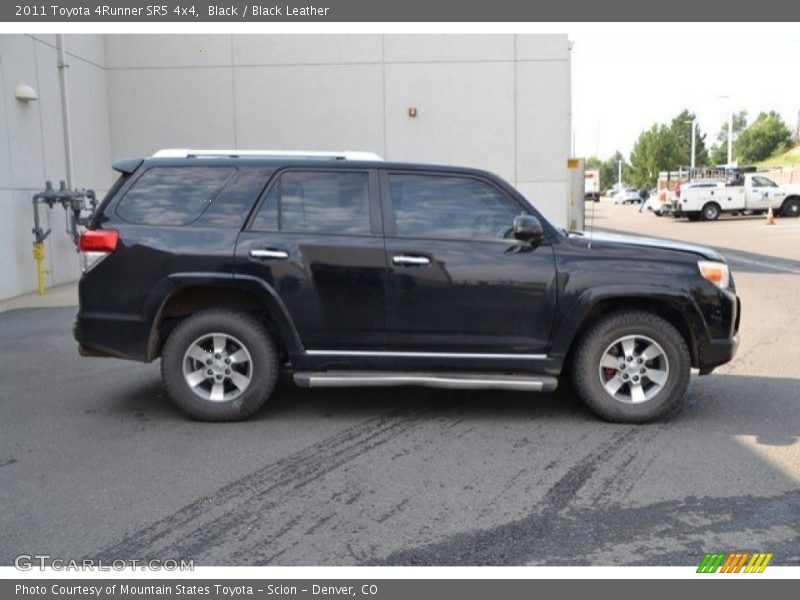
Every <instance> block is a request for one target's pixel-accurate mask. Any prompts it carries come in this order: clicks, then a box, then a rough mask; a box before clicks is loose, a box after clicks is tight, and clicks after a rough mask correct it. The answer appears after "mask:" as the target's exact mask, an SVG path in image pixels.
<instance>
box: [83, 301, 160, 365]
mask: <svg viewBox="0 0 800 600" xmlns="http://www.w3.org/2000/svg"><path fill="white" fill-rule="evenodd" d="M72 334H73V336H74V337H75V341H76V342H78V352H79V353H80V354H81V356H113V357H115V358H125V359H128V360H135V361H139V362H147V361H148V360H149V359H148V356H149V354H150V353H149V352H148V347H149V337H150V328H149V327H148V326H147V324H146V323H145V321H143V320H141V319H136V318H131V317H128V316H119V315H109V314H105V313H103V314H98V313H88V314H87V313H78V315H77V316H76V318H75V323H74V325H73V326H72Z"/></svg>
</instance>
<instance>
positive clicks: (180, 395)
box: [161, 309, 278, 421]
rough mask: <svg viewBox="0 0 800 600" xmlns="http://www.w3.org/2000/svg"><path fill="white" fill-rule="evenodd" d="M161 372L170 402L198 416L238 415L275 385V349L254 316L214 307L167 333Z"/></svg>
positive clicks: (258, 404) (243, 416)
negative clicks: (168, 334)
mask: <svg viewBox="0 0 800 600" xmlns="http://www.w3.org/2000/svg"><path fill="white" fill-rule="evenodd" d="M161 376H162V379H163V381H164V384H165V386H166V388H167V392H168V394H169V396H170V398H172V400H173V402H174V403H175V404H176V405H177V406H178V407H179V408H181V409H182V410H183V411H184V412H185V413H187V414H188V415H189V416H191V417H193V418H195V419H199V420H202V421H238V420H241V419H246V418H247V417H249V416H251V415H252V414H253V413H255V412H256V411H257V410H258V409H259V408H261V406H262V405H263V404H264V402H265V401H266V400H267V398H268V397H269V395H270V394H271V393H272V390H273V388H274V387H275V382H276V380H277V377H278V355H277V352H276V350H275V345H274V343H273V341H272V338H271V337H270V334H269V332H268V331H267V329H266V328H265V327H264V325H263V324H262V323H261V322H260V321H258V320H257V319H255V318H253V317H252V316H250V315H248V314H246V313H241V312H238V311H231V310H224V309H212V310H204V311H201V312H198V313H196V314H194V315H192V316H190V317H187V318H186V319H184V320H183V321H182V322H181V323H180V324H179V325H178V326H177V327H176V328H175V330H174V331H173V332H172V333H171V334H170V336H169V337H168V338H167V342H166V344H164V350H163V352H162V356H161Z"/></svg>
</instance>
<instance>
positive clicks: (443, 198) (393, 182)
mask: <svg viewBox="0 0 800 600" xmlns="http://www.w3.org/2000/svg"><path fill="white" fill-rule="evenodd" d="M389 188H390V190H391V195H392V206H393V208H394V216H395V222H396V223H397V235H398V236H401V237H424V238H450V239H475V238H478V239H500V238H510V237H513V236H512V231H511V228H512V226H513V224H514V217H515V216H516V215H518V214H520V212H521V211H520V207H519V206H518V205H517V203H516V202H514V200H512V199H511V198H509V197H508V196H507V195H506V194H504V193H502V192H501V191H499V190H498V189H496V188H495V187H494V186H492V185H489V184H488V183H486V182H483V181H479V180H477V179H470V178H466V177H443V176H431V175H400V174H395V175H390V176H389Z"/></svg>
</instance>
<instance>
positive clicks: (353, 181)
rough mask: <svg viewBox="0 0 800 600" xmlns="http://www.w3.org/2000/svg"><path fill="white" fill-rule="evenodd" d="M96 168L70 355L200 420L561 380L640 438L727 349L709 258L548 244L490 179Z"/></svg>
mask: <svg viewBox="0 0 800 600" xmlns="http://www.w3.org/2000/svg"><path fill="white" fill-rule="evenodd" d="M114 168H115V169H116V170H117V171H119V172H120V173H121V176H120V178H119V179H118V181H117V182H116V184H115V185H114V186H113V188H112V189H111V191H110V192H109V193H108V195H107V197H106V198H105V200H104V201H103V203H102V205H101V206H100V208H99V210H98V212H97V214H96V215H95V217H94V219H93V222H92V223H91V225H90V227H89V230H88V231H86V232H85V233H84V234H83V236H82V238H81V242H80V248H81V252H82V256H83V260H84V274H83V276H82V278H81V281H80V310H79V312H78V316H77V321H76V324H75V338H76V339H77V341H78V343H79V345H80V351H81V353H82V354H84V355H89V356H98V355H105V356H115V357H121V358H127V359H132V360H137V361H145V362H149V361H152V360H155V359H156V358H158V357H159V356H160V357H161V359H162V360H161V371H162V375H163V379H164V383H165V385H166V388H167V390H168V392H169V395H170V396H171V397H172V399H173V400H174V401H175V403H176V404H177V405H178V406H180V407H181V408H182V409H183V410H184V411H186V412H187V413H188V414H189V415H191V416H192V417H195V418H198V419H204V420H235V419H242V418H246V417H248V416H250V415H252V414H253V413H254V412H256V411H257V410H258V409H259V407H261V406H262V405H263V403H264V402H265V401H266V400H267V398H269V396H270V394H271V393H272V391H273V388H274V386H275V382H276V378H277V376H278V374H279V371H280V370H281V369H282V368H286V369H289V370H291V372H292V373H293V377H294V381H295V382H296V384H298V385H300V386H306V387H326V386H392V385H427V386H438V387H446V388H470V389H476V388H495V389H506V390H519V391H550V390H553V389H555V387H556V384H557V381H558V378H559V377H561V376H566V375H567V374H571V376H572V380H573V382H574V386H575V389H576V391H577V393H578V394H579V395H580V397H581V398H582V399H583V400H584V401H585V402H586V404H588V406H589V407H590V408H591V409H592V410H593V411H594V412H596V413H597V414H598V415H599V416H601V417H603V418H605V419H609V420H613V421H625V422H643V421H648V420H652V419H655V418H657V417H660V416H662V415H664V414H665V413H667V412H668V411H670V410H672V409H674V408H676V407H677V406H679V405H680V404H681V400H682V398H683V397H684V395H685V391H686V387H687V384H688V381H689V372H690V370H691V368H692V367H694V368H697V369H699V370H700V374H701V375H703V374H706V373H709V372H711V370H712V369H714V367H716V366H718V365H721V364H723V363H725V362H727V361H729V360H731V358H732V357H733V355H734V353H735V351H736V346H737V339H738V336H737V331H738V326H739V312H740V311H739V300H738V299H737V297H736V294H735V291H734V284H733V279H732V277H731V275H730V273H729V270H728V266H727V264H726V263H725V259H724V258H723V257H722V256H720V255H719V254H718V253H717V252H715V251H713V250H710V249H707V248H701V247H697V246H690V245H687V244H679V243H671V242H665V241H659V240H652V239H645V238H636V237H624V236H609V235H599V234H595V235H593V236H588V235H584V234H581V233H571V232H570V233H567V232H565V231H562V230H558V229H556V228H555V227H553V226H552V225H551V224H550V223H548V222H547V220H545V219H544V218H542V216H541V215H540V214H539V213H538V212H537V211H536V209H535V208H534V207H533V206H532V205H531V204H530V203H529V202H528V201H526V200H525V198H523V197H522V196H521V195H520V194H519V193H518V192H517V191H516V190H515V189H514V188H513V187H512V186H511V185H509V184H508V183H506V182H505V181H503V180H501V179H500V178H498V177H497V176H495V175H492V174H491V173H487V172H484V171H479V170H474V169H464V168H454V167H441V166H430V165H415V164H405V163H390V162H383V161H381V160H380V159H379V158H378V157H376V156H372V157H371V156H369V155H363V154H362V155H356V156H351V155H348V154H347V153H342V154H336V153H329V154H327V153H308V154H305V155H297V154H291V153H284V154H279V153H246V152H238V151H231V152H227V151H204V152H195V151H161V152H159V153H157V154H156V155H154V156H153V157H150V158H145V159H135V160H125V161H121V162H118V163H117V164H115V165H114Z"/></svg>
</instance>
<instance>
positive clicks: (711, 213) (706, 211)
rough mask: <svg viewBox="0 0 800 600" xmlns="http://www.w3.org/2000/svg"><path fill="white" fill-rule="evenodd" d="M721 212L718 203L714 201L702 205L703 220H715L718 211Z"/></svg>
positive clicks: (717, 216)
mask: <svg viewBox="0 0 800 600" xmlns="http://www.w3.org/2000/svg"><path fill="white" fill-rule="evenodd" d="M720 212H721V210H720V208H719V204H717V203H716V202H709V203H708V204H706V205H705V206H704V207H703V211H702V214H703V220H704V221H716V220H717V219H718V218H719V213H720Z"/></svg>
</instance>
